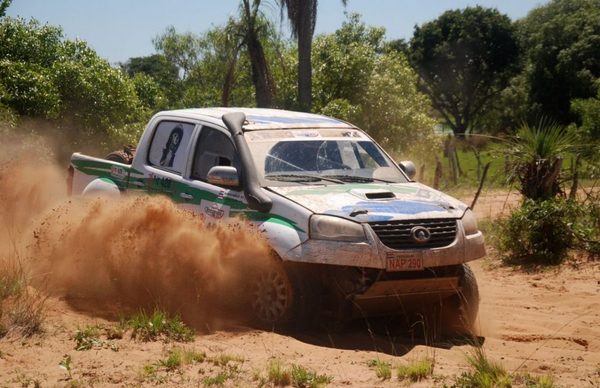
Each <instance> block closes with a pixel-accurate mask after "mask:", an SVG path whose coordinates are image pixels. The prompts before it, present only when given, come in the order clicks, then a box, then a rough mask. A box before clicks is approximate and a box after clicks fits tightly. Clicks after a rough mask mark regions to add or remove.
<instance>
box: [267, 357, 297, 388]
mask: <svg viewBox="0 0 600 388" xmlns="http://www.w3.org/2000/svg"><path fill="white" fill-rule="evenodd" d="M267 378H268V381H269V382H270V383H272V384H273V385H275V386H277V387H283V386H286V385H290V384H291V382H292V374H291V372H290V371H289V370H288V369H287V368H285V367H284V366H283V365H282V363H281V361H280V360H271V361H270V362H269V365H268V366H267Z"/></svg>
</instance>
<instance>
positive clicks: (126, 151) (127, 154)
mask: <svg viewBox="0 0 600 388" xmlns="http://www.w3.org/2000/svg"><path fill="white" fill-rule="evenodd" d="M134 155H135V147H133V146H131V145H127V146H125V147H123V149H122V150H119V151H113V152H111V153H110V154H108V155H106V157H105V158H104V159H106V160H110V161H111V162H117V163H123V164H131V163H132V162H133V156H134Z"/></svg>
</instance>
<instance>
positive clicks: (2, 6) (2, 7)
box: [0, 0, 12, 18]
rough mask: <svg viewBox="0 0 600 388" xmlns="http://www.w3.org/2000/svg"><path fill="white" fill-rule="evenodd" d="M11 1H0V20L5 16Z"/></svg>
mask: <svg viewBox="0 0 600 388" xmlns="http://www.w3.org/2000/svg"><path fill="white" fill-rule="evenodd" d="M10 3H12V0H1V1H0V18H1V17H3V16H4V15H6V9H7V8H8V7H10Z"/></svg>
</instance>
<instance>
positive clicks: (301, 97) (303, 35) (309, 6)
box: [279, 0, 347, 111]
mask: <svg viewBox="0 0 600 388" xmlns="http://www.w3.org/2000/svg"><path fill="white" fill-rule="evenodd" d="M317 2H318V0H279V5H280V6H281V16H282V17H283V13H284V11H285V10H287V16H288V20H289V22H290V25H291V27H292V36H293V37H294V38H296V39H297V40H298V103H299V105H300V109H301V110H303V111H309V110H310V107H311V103H312V101H311V100H312V64H311V48H312V37H313V34H314V32H315V24H316V23H317ZM342 3H343V4H344V6H345V5H346V3H347V0H342Z"/></svg>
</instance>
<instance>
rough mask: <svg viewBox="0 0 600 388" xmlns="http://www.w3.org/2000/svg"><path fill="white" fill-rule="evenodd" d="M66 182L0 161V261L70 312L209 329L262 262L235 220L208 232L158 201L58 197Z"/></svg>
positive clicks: (36, 168) (262, 249)
mask: <svg viewBox="0 0 600 388" xmlns="http://www.w3.org/2000/svg"><path fill="white" fill-rule="evenodd" d="M66 175H67V172H66V168H62V169H61V168H59V167H57V166H55V165H54V164H52V163H51V162H49V161H48V160H40V159H39V158H32V157H27V158H24V157H21V156H17V157H15V158H11V159H9V160H2V161H0V219H1V221H0V222H1V225H0V228H1V229H2V233H1V234H0V235H1V236H2V237H0V258H6V257H9V256H18V258H19V259H20V260H21V262H22V264H23V265H24V267H25V268H26V269H27V270H28V273H29V276H30V277H31V283H32V284H34V285H35V286H36V287H37V288H38V289H41V290H43V291H44V292H46V293H48V294H50V295H54V296H57V297H61V298H64V299H65V300H66V301H67V302H69V303H71V304H72V305H73V306H74V307H76V308H79V309H81V310H84V311H87V312H89V313H91V314H97V315H104V316H106V317H112V318H116V317H118V316H119V315H123V314H125V313H126V312H128V311H130V310H136V309H140V308H146V309H152V308H154V307H160V308H162V309H164V310H166V311H168V312H169V313H171V314H179V315H180V316H181V317H182V318H183V319H184V321H186V323H188V324H191V325H193V326H194V327H196V328H204V327H207V326H210V325H213V327H214V325H218V321H220V320H222V319H225V318H223V315H224V314H225V313H224V312H227V311H234V310H235V309H238V310H240V303H243V299H244V298H243V295H244V287H243V286H242V284H243V282H242V281H243V280H244V278H245V277H247V274H248V271H249V270H250V269H251V268H257V267H258V266H260V265H263V264H265V263H268V262H269V260H270V259H271V258H270V257H269V250H268V247H267V245H266V243H265V242H264V241H263V239H262V238H261V236H260V233H259V232H258V231H257V230H254V229H252V228H251V227H250V226H248V225H246V224H244V223H242V222H241V221H238V222H236V223H231V224H223V225H219V226H209V225H207V224H205V223H204V221H203V220H202V219H201V218H200V217H198V216H196V215H194V214H192V213H190V212H188V211H185V210H183V209H180V208H178V207H177V206H176V205H174V204H173V203H172V202H171V201H170V200H168V199H167V198H163V197H159V196H153V197H149V196H123V197H121V198H120V199H115V198H82V197H72V198H68V197H67V196H66ZM242 310H243V309H242ZM225 315H226V314H225ZM230 318H231V317H229V316H228V318H227V319H230Z"/></svg>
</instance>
